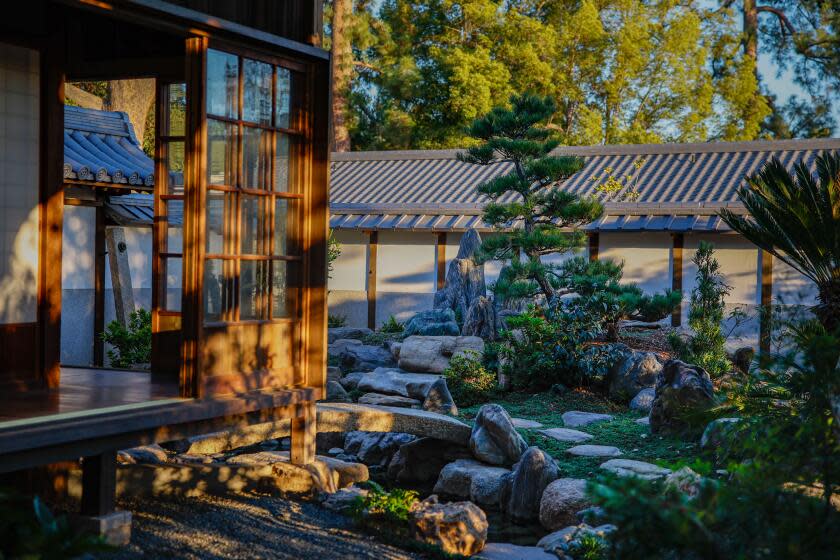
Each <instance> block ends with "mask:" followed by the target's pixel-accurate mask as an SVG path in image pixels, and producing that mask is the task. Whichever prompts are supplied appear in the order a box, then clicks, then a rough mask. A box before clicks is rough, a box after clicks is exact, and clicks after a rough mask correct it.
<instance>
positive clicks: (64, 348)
mask: <svg viewBox="0 0 840 560" xmlns="http://www.w3.org/2000/svg"><path fill="white" fill-rule="evenodd" d="M62 234H63V237H62V247H61V287H62V290H61V292H62V293H61V363H62V364H65V365H79V366H85V365H91V364H92V363H93V343H94V339H93V337H94V332H93V314H94V300H95V297H96V271H95V260H96V259H95V258H94V248H95V243H96V209H95V208H92V207H86V206H65V207H64V225H63V232H62Z"/></svg>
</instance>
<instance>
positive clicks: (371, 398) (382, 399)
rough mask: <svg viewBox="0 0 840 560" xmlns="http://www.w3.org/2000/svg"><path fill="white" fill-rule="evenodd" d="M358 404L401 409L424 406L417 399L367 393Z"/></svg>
mask: <svg viewBox="0 0 840 560" xmlns="http://www.w3.org/2000/svg"><path fill="white" fill-rule="evenodd" d="M358 403H359V404H372V405H376V406H396V407H400V408H420V407H421V406H422V404H423V403H422V402H421V401H419V400H417V399H411V398H408V397H401V396H399V395H383V394H381V393H365V394H364V395H362V396H361V397H359V400H358Z"/></svg>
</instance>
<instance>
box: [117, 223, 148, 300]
mask: <svg viewBox="0 0 840 560" xmlns="http://www.w3.org/2000/svg"><path fill="white" fill-rule="evenodd" d="M123 231H124V232H125V245H126V251H127V252H128V269H129V270H130V271H131V287H132V288H134V289H135V290H137V289H149V290H151V289H152V229H151V228H147V227H146V228H133V227H127V228H123ZM106 266H107V267H110V266H111V265H110V262H106ZM105 289H106V290H111V289H113V286H112V284H111V274H110V268H109V269H108V273H107V274H105ZM144 307H145V308H146V309H148V308H149V306H148V305H145V306H144Z"/></svg>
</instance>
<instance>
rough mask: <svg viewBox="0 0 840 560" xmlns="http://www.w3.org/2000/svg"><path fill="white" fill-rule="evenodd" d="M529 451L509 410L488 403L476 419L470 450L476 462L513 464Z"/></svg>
mask: <svg viewBox="0 0 840 560" xmlns="http://www.w3.org/2000/svg"><path fill="white" fill-rule="evenodd" d="M526 449H528V444H527V443H525V440H524V439H522V436H520V435H519V432H517V431H516V428H514V426H513V420H511V418H510V415H509V414H508V413H507V411H506V410H505V409H504V408H502V407H501V406H499V405H497V404H485V405H484V406H482V407H481V409H480V410H479V411H478V415H477V416H476V417H475V424H474V425H473V428H472V434H471V435H470V451H472V453H473V455H474V456H475V458H476V459H478V460H480V461H483V462H485V463H489V464H491V465H512V464H513V463H515V462H517V461H519V458H520V457H521V456H522V454H523V453H525V450H526Z"/></svg>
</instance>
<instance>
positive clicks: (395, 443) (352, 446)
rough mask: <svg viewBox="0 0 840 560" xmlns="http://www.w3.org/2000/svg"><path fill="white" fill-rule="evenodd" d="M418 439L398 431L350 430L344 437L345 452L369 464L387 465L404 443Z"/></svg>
mask: <svg viewBox="0 0 840 560" xmlns="http://www.w3.org/2000/svg"><path fill="white" fill-rule="evenodd" d="M415 439H417V437H416V436H413V435H411V434H404V433H397V432H349V433H348V434H347V437H346V438H344V453H345V454H346V455H348V456H351V457H356V459H357V460H358V461H359V462H361V463H364V464H365V465H369V466H386V465H388V463H390V462H391V459H392V458H393V456H394V454H395V453H396V452H397V450H398V449H399V448H400V446H402V445H403V444H406V443H409V442H412V441H414V440H415Z"/></svg>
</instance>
